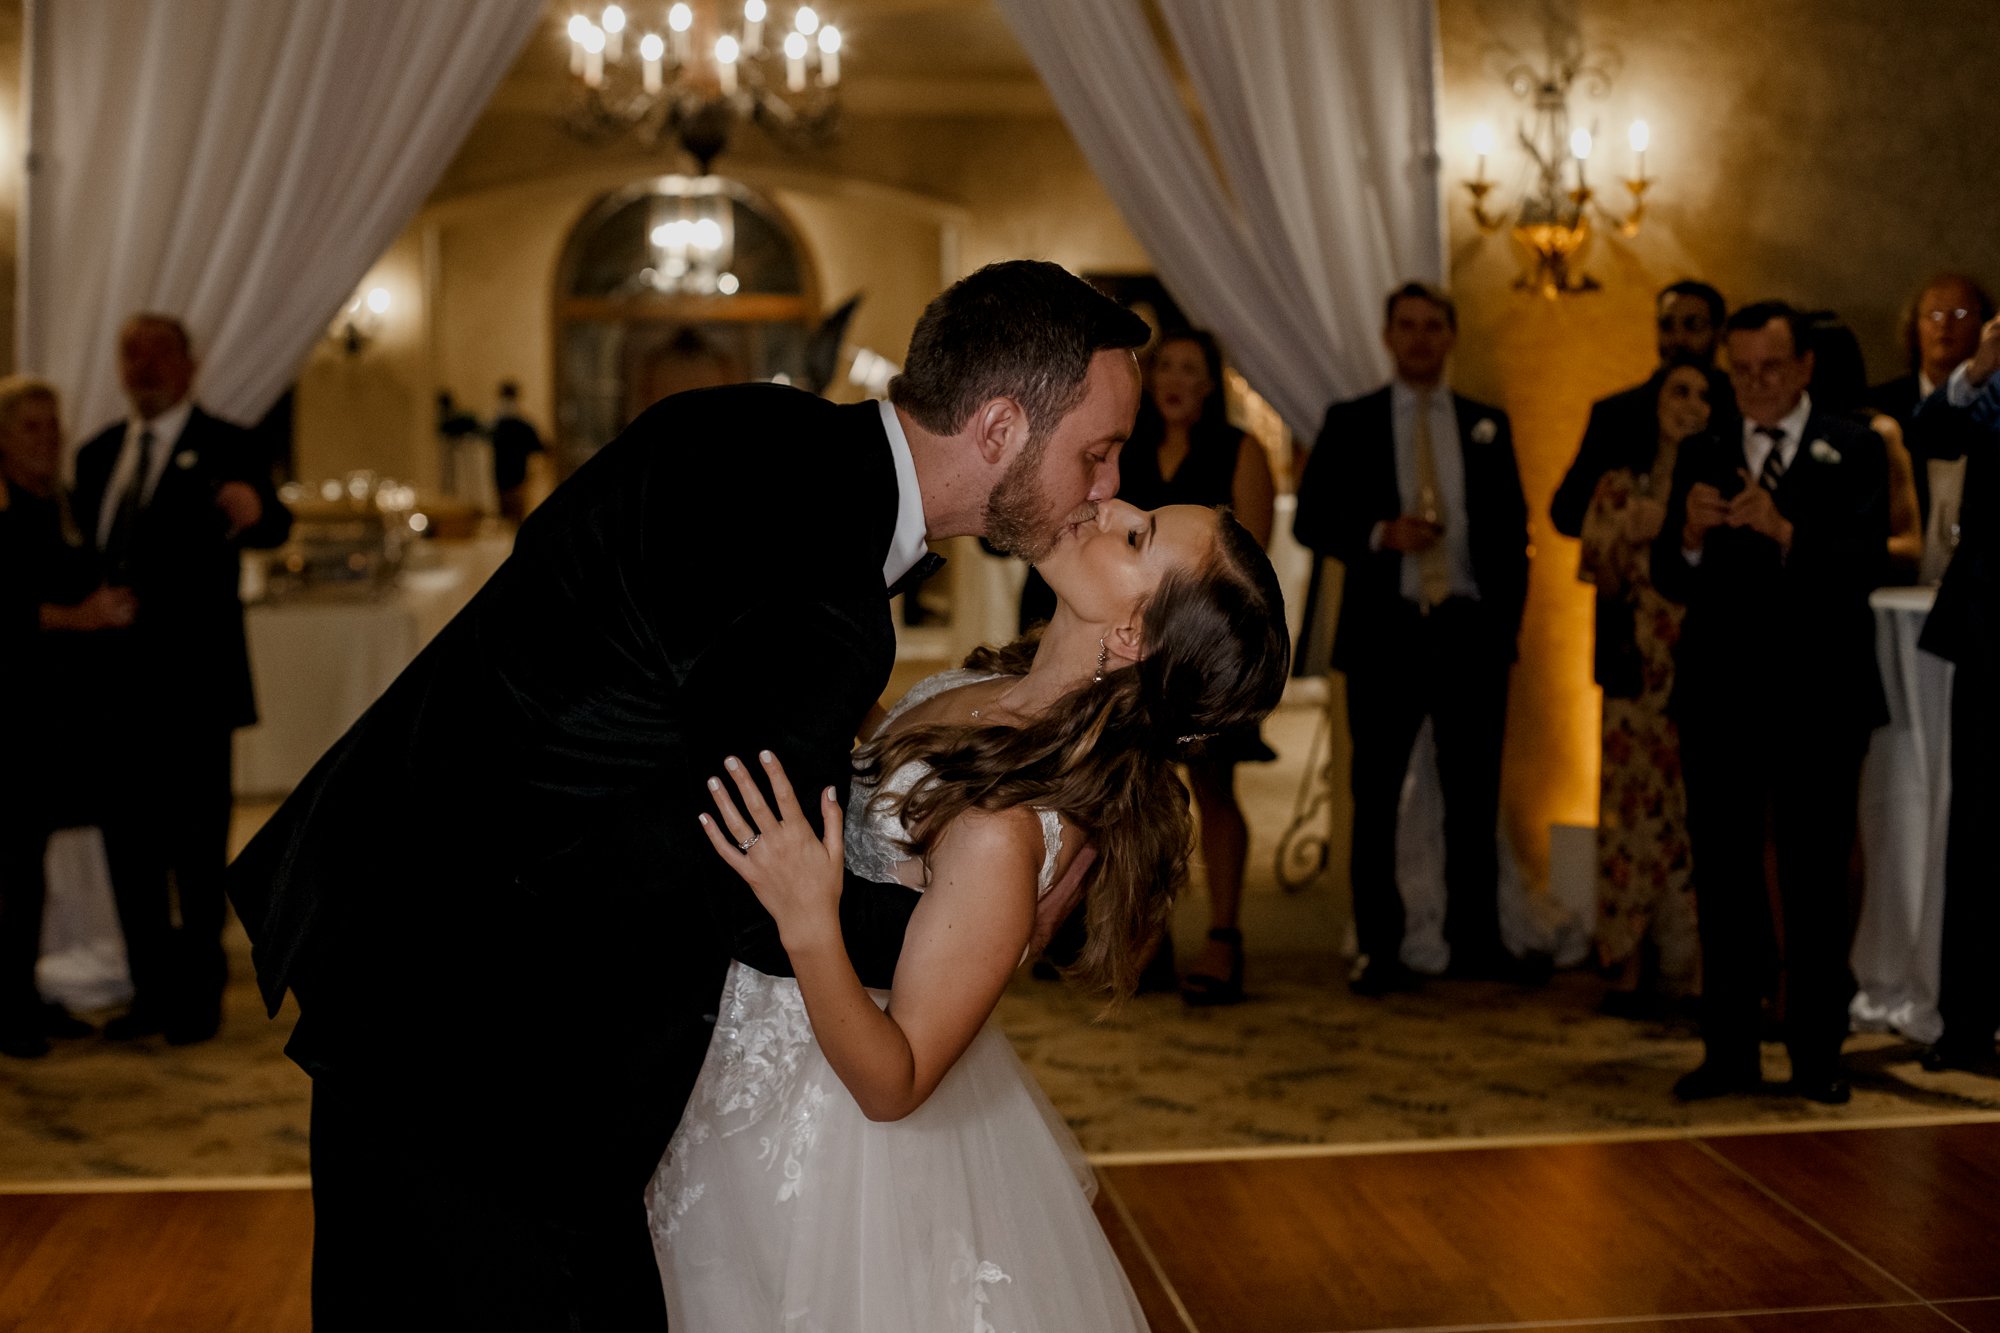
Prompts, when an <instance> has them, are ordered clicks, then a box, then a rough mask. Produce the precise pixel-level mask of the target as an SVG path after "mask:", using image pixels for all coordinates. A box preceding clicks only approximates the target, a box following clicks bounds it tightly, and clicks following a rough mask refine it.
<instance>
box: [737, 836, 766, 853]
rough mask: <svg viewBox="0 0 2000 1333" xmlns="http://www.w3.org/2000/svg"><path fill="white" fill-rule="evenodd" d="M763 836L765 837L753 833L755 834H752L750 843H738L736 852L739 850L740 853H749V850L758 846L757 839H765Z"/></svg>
mask: <svg viewBox="0 0 2000 1333" xmlns="http://www.w3.org/2000/svg"><path fill="white" fill-rule="evenodd" d="M763 836H764V835H763V834H761V833H753V834H751V835H750V840H749V841H748V842H739V843H737V844H736V850H737V851H739V852H747V851H749V850H750V849H751V848H752V847H755V846H756V845H757V839H759V838H761V837H763Z"/></svg>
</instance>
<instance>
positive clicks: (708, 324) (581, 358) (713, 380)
mask: <svg viewBox="0 0 2000 1333" xmlns="http://www.w3.org/2000/svg"><path fill="white" fill-rule="evenodd" d="M556 283H557V288H556V300H555V323H556V327H555V340H556V421H557V429H558V435H559V454H558V459H559V462H560V466H561V470H562V471H563V473H564V474H565V475H567V474H568V473H569V472H571V471H573V470H574V469H575V468H576V467H577V466H578V465H580V464H581V463H582V462H583V461H584V460H585V459H587V458H589V457H590V455H592V454H594V453H596V452H597V450H598V449H600V448H602V447H603V446H604V445H605V444H606V443H608V442H609V441H610V440H611V439H612V437H614V436H615V435H617V434H618V432H619V431H621V430H623V429H624V428H625V425H626V423H627V422H629V421H631V419H632V418H633V417H635V416H637V415H638V414H639V413H640V412H642V411H644V410H645V409H646V408H647V407H649V406H651V405H652V404H653V403H655V402H658V401H659V400H660V399H661V398H664V397H666V396H668V395H669V394H674V393H679V392H681V391H682V390H685V389H694V388H702V387H706V386H709V385H714V384H734V383H738V382H741V381H744V380H768V379H777V378H782V379H785V380H787V381H792V382H797V381H799V380H801V379H802V378H803V377H804V376H805V375H806V361H807V353H808V348H809V345H810V337H811V334H812V331H813V327H814V325H815V323H816V322H817V315H818V312H819V293H818V290H817V286H818V284H817V282H816V281H815V279H814V275H813V272H812V267H811V264H810V261H809V260H808V258H807V256H806V252H805V247H804V246H803V245H802V244H800V242H799V239H798V234H797V232H796V231H794V229H793V228H792V226H791V224H790V222H789V221H787V220H786V218H785V217H784V215H783V214H782V213H780V212H779V211H778V209H777V207H776V205H774V204H772V203H771V202H770V201H769V200H767V199H765V198H763V197H762V196H761V195H759V194H757V193H756V192H754V191H752V190H751V189H749V188H748V187H747V186H744V185H743V184H741V183H740V182H737V181H733V180H726V179H723V178H722V177H719V176H702V177H685V176H660V177H655V178H653V179H649V180H645V181H640V182H636V183H634V184H632V185H629V186H627V187H625V188H624V189H621V190H617V191H614V192H613V193H611V194H608V195H606V196H604V197H603V198H601V199H599V200H598V201H597V202H596V203H595V204H593V205H591V207H590V208H589V209H588V210H587V211H586V212H585V213H584V215H583V217H582V219H581V220H579V221H578V222H577V224H576V226H575V227H574V228H572V229H571V231H570V236H569V241H568V244H567V245H565V246H564V248H563V255H562V262H561V264H560V265H559V267H558V269H557V275H556Z"/></svg>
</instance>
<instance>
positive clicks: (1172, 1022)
mask: <svg viewBox="0 0 2000 1333" xmlns="http://www.w3.org/2000/svg"><path fill="white" fill-rule="evenodd" d="M1275 897H1276V895H1272V898H1275ZM1262 906H1263V910H1261V911H1259V912H1257V913H1253V915H1252V925H1253V934H1252V938H1253V940H1254V939H1255V938H1257V935H1256V933H1255V928H1256V927H1257V926H1258V925H1262V926H1263V927H1264V938H1272V939H1282V938H1286V935H1285V934H1284V933H1282V932H1281V931H1278V930H1276V929H1275V928H1273V927H1274V923H1272V922H1270V921H1269V920H1268V917H1269V916H1270V914H1271V911H1272V910H1274V909H1290V910H1298V909H1299V904H1298V900H1278V901H1275V902H1272V901H1266V902H1265V903H1264V904H1263V905H1262ZM1183 924H1184V925H1185V924H1186V923H1185V922H1184V923H1183ZM1195 924H1196V925H1197V926H1198V924H1199V923H1198V922H1196V923H1195ZM243 947H244V946H243V945H242V944H241V941H240V940H239V942H238V948H239V953H238V956H237V958H236V960H235V962H236V975H237V976H238V977H239V978H245V977H247V976H248V968H247V960H246V959H245V958H244V957H243V956H242V949H243ZM1251 967H1252V972H1251V983H1252V992H1253V993H1252V997H1251V1000H1250V1002H1248V1003H1245V1004H1243V1005H1240V1006H1236V1007H1233V1008H1228V1009H1211V1010H1190V1009H1187V1008H1186V1007H1185V1006H1183V1005H1182V1004H1181V1003H1180V1001H1179V1000H1178V999H1177V998H1176V997H1174V996H1171V995H1153V996H1143V997H1140V998H1139V999H1137V1000H1135V1001H1133V1002H1132V1003H1131V1004H1130V1005H1128V1006H1126V1007H1125V1008H1124V1009H1122V1010H1120V1011H1118V1012H1116V1013H1114V1014H1112V1015H1110V1016H1108V1017H1103V1018H1097V1013H1098V1009H1099V1005H1098V1004H1097V1003H1096V1002H1095V1001H1093V1000H1090V999H1088V998H1086V997H1083V996H1079V995H1077V994H1075V993H1073V992H1071V991H1070V990H1068V989H1067V988H1066V987H1064V986H1063V985H1062V984H1060V983H1053V982H1039V981H1034V980H1032V979H1029V978H1027V977H1025V976H1024V977H1023V978H1022V979H1021V980H1020V981H1018V982H1017V983H1016V984H1015V986H1014V988H1013V989H1012V991H1010V993H1009V994H1008V995H1007V997H1006V998H1005V999H1004V1000H1003V1002H1002V1005H1001V1009H1000V1020H1001V1023H1002V1024H1003V1026H1004V1027H1005V1028H1006V1030H1007V1032H1008V1034H1009V1035H1010V1036H1011V1037H1012V1038H1013V1039H1014V1041H1015V1043H1016V1045H1017V1047H1018V1048H1019V1049H1020V1051H1021V1053H1022V1056H1023V1058H1024V1059H1025V1060H1026V1062H1027V1063H1028V1065H1029V1066H1030V1068H1032V1069H1033V1070H1034V1072H1035V1075H1036V1077H1037V1078H1039V1079H1040V1080H1041V1082H1042V1084H1043V1086H1044V1087H1045V1088H1046V1089H1047V1090H1048V1092H1049V1095H1050V1096H1051V1097H1052V1098H1053V1099H1054V1100H1055V1102H1056V1104H1057V1105H1058V1106H1059V1107H1061V1108H1062V1110H1063V1112H1064V1114H1065V1115H1066V1116H1068V1117H1069V1119H1070V1122H1071V1124H1072V1125H1073V1126H1074V1127H1075V1130H1076V1133H1077V1136H1078V1137H1079V1138H1080V1139H1081V1140H1082V1141H1083V1144H1084V1146H1085V1148H1087V1149H1088V1150H1090V1151H1091V1152H1093V1153H1099V1154H1103V1153H1127V1152H1155V1151H1168V1152H1176V1151H1186V1150H1198V1149H1218V1148H1242V1147H1251V1146H1266V1145H1282V1144H1316V1143H1351V1144H1364V1143H1377V1142H1386V1141H1398V1140H1420V1139H1429V1140H1443V1139H1456V1138H1467V1137H1491V1136H1496V1135H1523V1134H1588V1133H1597V1132H1619V1131H1631V1130H1646V1129H1671V1128H1673V1127H1679V1126H1692V1125H1700V1126H1703V1127H1707V1128H1713V1127H1715V1126H1717V1125H1737V1124H1771V1123H1776V1122H1802V1123H1813V1124H1824V1123H1829V1122H1853V1121H1880V1120H1884V1119H1908V1118H1957V1117H1960V1116H1964V1115H1966V1114H1968V1113H1975V1114H1978V1113H1984V1114H1993V1115H2000V1083H1995V1082H1992V1081H1989V1080H1983V1079H1978V1078H1974V1077H1971V1076H1969V1075H1962V1074H1942V1075H1932V1074H1925V1073H1923V1072H1922V1071H1921V1070H1920V1069H1918V1067H1917V1065H1916V1063H1915V1049H1914V1048H1913V1047H1911V1046H1909V1045H1908V1044H1907V1043H1904V1042H1901V1041H1899V1040H1897V1039H1894V1038H1889V1037H1879V1036H1878V1037H1857V1038H1856V1039H1855V1040H1854V1041H1853V1042H1852V1043H1851V1045H1850V1047H1849V1050H1850V1062H1851V1064H1852V1066H1853V1069H1854V1072H1855V1075H1856V1079H1855V1083H1856V1087H1855V1097H1854V1101H1853V1103H1852V1104H1850V1105H1849V1106H1846V1107H1840V1108H1831V1107H1820V1106H1814V1105H1810V1104H1807V1103H1801V1102H1796V1101H1790V1100H1786V1099H1781V1098H1744V1099H1733V1100H1726V1101H1721V1102H1710V1103H1705V1104H1702V1105H1699V1106H1695V1107H1683V1106H1680V1105H1678V1104H1676V1103H1675V1102H1674V1101H1673V1100H1672V1099H1671V1098H1670V1097H1669V1096H1668V1095H1667V1089H1668V1086H1669V1085H1670V1084H1671V1082H1672V1081H1673V1078H1674V1076H1675V1075H1676V1074H1677V1073H1679V1072H1680V1071H1682V1070H1684V1069H1687V1068H1689V1067H1690V1066H1691V1065H1692V1064H1693V1063H1694V1061H1695V1060H1696V1059H1697V1058H1698V1043H1696V1042H1695V1041H1694V1040H1693V1039H1692V1037H1691V1035H1690V1034H1688V1033H1687V1032H1685V1031H1682V1030H1676V1029H1673V1028H1670V1027H1664V1026H1648V1025H1643V1024H1634V1023H1629V1022H1625V1021H1622V1020H1618V1019H1612V1018H1604V1017H1600V1016H1598V1015H1597V1014H1596V1013H1595V1012H1594V1005H1595V1002H1596V998H1597V994H1598V986H1597V983H1596V982H1595V981H1594V980H1593V979H1591V978H1590V977H1588V976H1583V975H1578V974H1569V975H1564V976H1559V977H1557V979H1556V981H1555V983H1554V984H1553V985H1551V986H1550V987H1549V988H1548V989H1547V990H1544V991H1536V992H1524V991H1519V990H1515V989H1512V988H1509V987H1505V986H1498V985H1491V984H1484V983H1476V982H1438V983H1432V984H1431V985H1429V986H1428V987H1426V989H1425V990H1423V991H1422V992H1419V993H1417V994H1413V995H1399V996H1394V997H1391V998H1389V999H1386V1000H1380V1001H1361V1000H1357V999H1354V998H1352V997H1350V996H1349V995H1348V994H1347V992H1346V988H1345V987H1344V986H1341V985H1338V984H1337V980H1338V976H1339V973H1338V971H1337V969H1336V966H1335V963H1334V961H1333V959H1332V957H1331V955H1330V953H1322V952H1315V953H1294V954H1282V953H1281V954H1275V955H1271V956H1262V955H1257V954H1254V953H1253V955H1252V958H1251ZM289 1019H290V1016H289V1014H287V1015H285V1016H283V1017H281V1019H280V1020H279V1021H278V1022H268V1021H266V1020H265V1019H264V1018H263V1016H262V1012H261V1010H260V1008H259V1005H258V1002H257V999H256V992H255V990H254V988H253V987H251V986H250V985H249V984H248V983H247V981H244V980H240V979H239V981H238V982H237V983H236V984H235V985H233V986H232V989H231V993H230V997H229V1006H228V1020H227V1023H226V1025H225V1028H224V1031H223V1035H222V1036H221V1037H220V1038H219V1039H217V1040H216V1041H213V1042H210V1043H207V1044H205V1045H201V1046H194V1047H186V1048H175V1047H170V1046H168V1045H166V1044H165V1043H164V1042H162V1041H160V1040H158V1039H154V1040H152V1041H147V1042H139V1043H133V1044H129V1045H123V1046H119V1045H113V1044H110V1043H107V1042H104V1041H102V1040H99V1039H95V1038H89V1039H84V1040H80V1041H68V1042H62V1043H59V1044H58V1046H57V1048H56V1051H55V1052H54V1054H52V1055H50V1056H49V1057H48V1058H46V1059H43V1060H40V1061H35V1062H21V1061H12V1060H0V1181H17V1182H18V1181H46V1180H76V1179H102V1178H116V1177H131V1178H137V1177H163V1176H183V1177H185V1176H201V1177H230V1176H269V1175H291V1174H296V1173H300V1172H303V1171H304V1170H305V1169H306V1124H307V1107H308V1102H309V1096H308V1094H309V1085H308V1083H307V1080H306V1078H305V1076H304V1075H303V1074H301V1073H300V1072H299V1071H298V1070H297V1069H296V1068H295V1067H293V1066H292V1065H291V1064H290V1063H289V1062H288V1061H286V1060H285V1058H284V1056H283V1054H282V1047H283V1045H284V1039H285V1036H286V1034H287V1033H288V1032H289V1030H290V1021H289ZM1093 1020H1095V1021H1093ZM1770 1049H1771V1050H1772V1051H1773V1053H1774V1062H1773V1064H1772V1067H1771V1069H1770V1071H1769V1072H1771V1073H1773V1074H1779V1073H1781V1072H1782V1065H1783V1060H1782V1056H1779V1055H1776V1054H1775V1053H1776V1050H1777V1048H1775V1047H1773V1048H1770Z"/></svg>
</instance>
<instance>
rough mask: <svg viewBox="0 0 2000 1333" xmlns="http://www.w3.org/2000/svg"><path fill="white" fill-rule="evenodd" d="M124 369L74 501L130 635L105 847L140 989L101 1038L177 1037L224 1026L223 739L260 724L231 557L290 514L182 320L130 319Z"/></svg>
mask: <svg viewBox="0 0 2000 1333" xmlns="http://www.w3.org/2000/svg"><path fill="white" fill-rule="evenodd" d="M118 371H119V377H120V379H121V380H122V382H123V384H124V387H125V396H126V398H127V400H128V401H129V402H130V403H131V409H132V414H131V416H130V418H129V419H128V420H126V421H123V422H120V423H118V424H117V425H113V426H108V427H106V428H105V429H104V430H103V431H102V432H101V433H99V434H98V435H97V436H96V437H95V438H94V439H92V440H91V441H90V442H89V443H87V444H85V445H84V446H83V448H82V449H81V450H80V451H79V452H78V454H77V458H76V494H75V507H76V513H77V516H78V520H77V521H78V522H79V524H81V525H82V527H83V529H84V535H85V537H86V539H87V540H89V541H90V542H91V543H92V544H93V545H94V546H95V547H96V548H97V550H98V551H99V553H100V556H101V559H102V562H103V569H104V575H105V578H106V580H107V582H108V583H109V584H110V585H111V586H113V587H119V588H129V589H131V591H132V594H133V596H134V597H135V598H136V599H137V601H138V613H137V616H136V618H135V619H134V621H133V623H132V626H131V628H130V629H128V630H123V631H119V632H117V633H113V634H105V635H103V636H102V638H101V641H100V647H101V648H102V649H103V652H104V656H105V661H104V664H103V665H104V671H105V697H104V698H103V699H102V700H101V701H99V705H98V706H99V707H101V709H102V710H103V713H104V716H105V719H106V722H107V724H108V730H109V735H110V738H111V739H110V740H109V742H108V753H107V755H106V756H105V758H106V760H107V762H106V765H105V771H106V773H107V775H108V779H109V784H110V788H109V793H108V805H107V808H106V811H105V815H104V822H103V830H104V851H105V857H106V859H107V860H108V861H109V863H110V866H111V881H112V888H113V891H114V893H115V894H116V896H117V899H118V918H119V923H120V925H121V926H122V927H123V929H124V934H125V954H126V958H127V960H128V961H129V963H130V965H131V970H132V987H133V998H132V1008H131V1010H130V1012H128V1013H126V1014H124V1015H122V1016H120V1017H119V1018H115V1019H113V1020H112V1021H111V1023H109V1024H107V1025H106V1027H105V1035H106V1036H110V1037H118V1038H127V1037H141V1036H147V1035H150V1034H152V1033H155V1032H160V1031H162V1030H164V1031H165V1032H166V1034H167V1039H168V1040H169V1041H173V1042H176V1043H188V1042H196V1041H204V1040H206V1039H207V1038H209V1037H212V1036H214V1035H215V1032H216V1029H217V1027H218V1026H219V1025H220V1023H221V1020H222V990H223V985H224V983H225V981H226V980H227V965H226V963H225V961H224V958H223V952H222V928H223V922H224V917H225V913H226V910H227V909H226V908H225V906H224V897H223V883H222V875H223V867H224V865H225V864H226V862H227V860H228V855H229V850H228V844H229V809H230V802H231V794H230V736H231V734H232V733H233V732H234V731H235V729H236V728H237V727H245V726H249V725H250V724H251V723H253V722H255V721H256V720H257V706H256V700H255V697H254V694H253V692H252V689H251V683H250V656H249V652H248V650H247V649H246V647H245V644H244V637H243V603H242V600H241V598H240V597H239V595H238V593H237V588H238V585H239V583H240V581H241V572H240V567H239V561H238V554H237V553H238V552H239V551H240V550H241V549H242V548H243V547H245V546H253V547H264V546H276V545H277V544H278V543H280V542H282V541H283V540H284V539H285V537H286V535H287V534H288V533H289V532H290V531H291V524H292V517H291V514H290V513H289V512H287V511H286V509H285V507H284V505H282V504H281V503H279V501H278V496H277V493H276V491H275V490H274V489H273V488H272V485H271V474H270V468H269V466H268V464H267V463H266V461H265V460H263V459H261V458H259V457H257V456H256V451H255V449H254V448H253V446H252V444H251V441H250V436H249V434H248V433H247V432H246V431H244V430H243V429H242V428H240V427H238V426H234V425H231V424H230V423H228V422H226V421H222V420H219V419H217V418H215V417H212V416H210V415H209V414H208V413H206V412H204V411H202V410H201V408H199V407H197V406H196V405H195V403H194V400H193V399H192V398H191V397H190V391H191V390H192V388H193V386H194V376H195V360H194V353H193V348H192V345H191V343H190V342H189V340H188V334H187V330H186V329H185V328H183V327H182V325H181V324H180V322H179V321H178V320H176V319H174V318H172V317H171V316H166V315H155V314H142V315H135V316H133V317H132V318H131V319H130V320H128V321H127V322H126V324H125V327H124V329H123V330H122V331H121V332H120V333H119V335H118ZM176 905H177V906H178V908H179V911H178V913H177V914H176V912H175V911H174V908H175V906H176ZM176 915H178V917H179V922H178V924H175V920H174V918H175V916H176Z"/></svg>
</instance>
